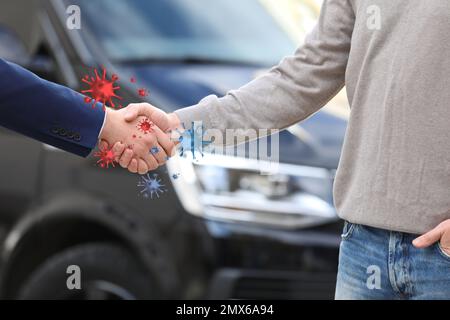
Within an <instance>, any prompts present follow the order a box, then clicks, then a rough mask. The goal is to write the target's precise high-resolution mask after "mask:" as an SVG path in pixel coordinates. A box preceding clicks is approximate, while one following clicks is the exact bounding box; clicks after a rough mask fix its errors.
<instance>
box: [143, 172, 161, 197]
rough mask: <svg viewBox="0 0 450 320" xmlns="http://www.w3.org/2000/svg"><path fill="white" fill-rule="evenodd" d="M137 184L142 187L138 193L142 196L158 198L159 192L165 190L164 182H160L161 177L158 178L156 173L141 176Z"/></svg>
mask: <svg viewBox="0 0 450 320" xmlns="http://www.w3.org/2000/svg"><path fill="white" fill-rule="evenodd" d="M137 186H138V187H142V188H143V189H142V190H141V192H140V194H142V196H143V197H144V198H150V199H153V196H156V197H157V198H159V195H160V194H162V193H164V192H166V189H165V188H164V187H165V186H164V184H162V183H161V179H159V178H158V175H157V174H156V173H155V174H153V176H150V175H149V174H147V175H145V176H142V177H141V179H140V180H139V182H138V184H137Z"/></svg>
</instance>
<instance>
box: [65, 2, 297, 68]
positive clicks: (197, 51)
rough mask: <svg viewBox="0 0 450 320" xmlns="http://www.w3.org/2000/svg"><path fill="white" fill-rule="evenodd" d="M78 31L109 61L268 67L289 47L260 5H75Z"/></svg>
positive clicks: (291, 45)
mask: <svg viewBox="0 0 450 320" xmlns="http://www.w3.org/2000/svg"><path fill="white" fill-rule="evenodd" d="M71 4H77V5H79V6H80V8H81V14H82V21H83V25H82V28H81V32H82V33H83V32H85V31H87V32H89V33H90V35H93V36H94V39H95V41H96V42H97V43H98V44H99V45H100V46H101V47H102V48H103V50H104V51H105V52H106V54H107V55H108V56H109V57H110V58H111V59H112V60H115V61H118V62H121V61H130V60H152V59H155V60H158V59H169V60H171V59H173V60H190V59H192V60H193V61H201V60H208V61H229V62H239V63H250V64H260V65H272V64H274V63H276V62H278V61H279V59H280V58H281V57H283V56H284V55H286V54H288V53H291V52H292V51H293V50H294V49H295V45H296V44H295V42H294V41H293V39H292V38H291V37H290V36H289V35H288V33H287V32H285V31H284V29H283V28H282V27H281V26H280V25H279V24H278V22H277V20H276V19H275V18H274V17H273V16H272V15H271V13H270V11H269V10H268V8H267V6H265V5H264V4H263V2H261V1H260V0H239V1H230V0H213V1H212V0H114V1H111V0H77V1H71Z"/></svg>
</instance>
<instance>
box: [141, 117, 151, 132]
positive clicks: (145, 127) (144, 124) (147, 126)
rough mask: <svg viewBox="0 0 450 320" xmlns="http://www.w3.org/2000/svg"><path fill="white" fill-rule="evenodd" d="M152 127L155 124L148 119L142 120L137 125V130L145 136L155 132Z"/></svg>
mask: <svg viewBox="0 0 450 320" xmlns="http://www.w3.org/2000/svg"><path fill="white" fill-rule="evenodd" d="M152 127H153V122H151V121H150V120H149V119H148V118H144V119H142V120H141V121H140V122H139V123H138V125H137V128H138V129H139V130H140V131H142V132H143V133H145V134H147V133H149V132H152V131H153V128H152Z"/></svg>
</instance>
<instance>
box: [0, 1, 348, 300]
mask: <svg viewBox="0 0 450 320" xmlns="http://www.w3.org/2000/svg"><path fill="white" fill-rule="evenodd" d="M321 3H322V1H320V0H241V1H239V2H237V1H228V0H115V1H110V0H109V1H106V0H69V1H66V0H44V1H38V0H33V1H29V0H27V1H25V0H2V1H1V2H0V57H2V58H4V59H7V60H9V61H12V62H15V63H17V64H20V65H22V66H24V67H25V68H28V69H29V70H31V71H33V72H35V73H37V74H38V75H39V76H41V77H43V78H45V79H48V80H50V81H54V82H57V83H60V84H63V85H66V86H69V87H71V88H73V89H75V90H77V91H80V90H82V89H86V88H84V87H83V83H82V81H81V79H82V78H83V77H84V76H85V75H87V74H90V72H91V71H92V68H100V67H104V68H105V69H106V70H107V72H108V75H109V76H111V75H112V74H116V75H118V76H119V81H118V84H119V85H120V87H121V89H120V91H119V95H120V96H122V97H123V100H122V101H120V103H121V104H122V105H126V104H127V103H130V102H136V101H148V102H150V103H152V104H153V105H155V106H157V107H160V108H162V109H164V110H165V111H168V112H170V111H173V110H175V109H177V108H181V107H184V106H189V105H192V104H195V103H197V102H198V101H199V100H201V99H202V98H203V97H205V96H207V95H210V94H215V95H218V96H222V95H224V94H226V92H227V91H228V90H231V89H236V88H238V87H240V86H242V85H244V84H245V83H247V82H249V81H251V80H253V79H254V78H256V77H257V76H258V75H260V74H262V73H264V72H266V71H267V70H268V69H269V68H270V67H272V66H274V65H276V64H277V63H278V62H279V61H280V60H281V59H282V58H283V57H284V56H286V55H290V54H292V53H293V52H294V51H295V49H296V48H297V47H298V46H300V45H301V44H302V42H303V41H304V39H305V36H306V34H307V33H308V32H309V31H310V30H311V29H312V28H313V27H314V25H315V23H316V21H317V19H318V16H319V13H320V7H321ZM74 5H75V6H77V7H73V6H74ZM74 8H79V12H78V13H79V15H78V16H77V14H78V13H77V10H74ZM74 15H75V16H74ZM77 18H79V22H80V23H79V25H78V26H77V24H76V23H75V24H74V23H73V21H74V20H73V19H77ZM73 26H75V27H73ZM78 27H79V28H78ZM140 89H145V90H148V92H149V94H148V95H147V94H142V91H140ZM86 107H87V108H88V107H90V106H89V105H87V106H86ZM274 108H276V106H274ZM348 113H349V108H348V105H347V101H346V97H345V92H341V93H340V94H339V95H338V96H337V97H336V98H335V99H333V100H332V101H330V102H329V103H328V104H327V106H325V107H324V108H323V109H322V110H321V111H319V112H317V113H316V114H314V115H313V116H311V117H310V118H308V119H307V120H305V121H303V122H302V123H300V124H297V125H295V126H293V127H291V128H289V129H288V130H286V131H284V132H282V133H280V135H279V143H280V145H279V152H280V156H279V157H280V167H279V170H278V172H277V173H276V174H273V175H261V174H260V169H261V166H264V163H262V162H261V161H256V159H248V158H246V159H244V158H239V157H231V156H217V155H205V157H204V159H202V161H192V159H190V158H185V157H174V158H172V159H171V160H170V161H169V162H168V164H167V166H166V167H163V168H161V169H159V170H158V171H155V172H152V173H151V174H150V175H149V176H148V177H146V178H147V179H154V181H157V182H158V183H159V184H160V188H159V190H158V191H159V192H158V196H154V197H145V196H143V193H142V188H141V187H139V186H138V185H139V184H140V182H142V181H143V180H142V177H139V176H137V175H130V174H127V173H126V172H125V171H124V170H121V169H120V168H109V169H102V168H99V166H98V165H97V164H96V162H97V160H98V159H96V158H95V157H93V156H91V157H89V158H88V159H81V158H77V157H75V156H72V155H69V154H66V153H63V152H61V151H59V150H57V149H55V148H52V147H50V146H46V145H43V144H41V143H38V142H36V141H32V140H30V139H28V138H25V137H22V136H19V135H17V134H15V133H13V132H10V131H7V130H6V129H2V128H0V148H1V149H2V150H8V152H7V153H3V154H2V157H0V243H1V260H0V295H1V298H3V299H228V298H233V299H332V298H333V295H334V285H335V280H336V269H337V258H338V247H339V242H340V231H341V222H340V221H339V219H338V218H337V216H336V212H335V209H334V207H333V199H332V183H333V179H334V173H335V169H336V168H337V165H338V161H339V156H340V150H341V146H342V142H343V138H344V134H345V129H346V124H347V117H348ZM70 266H77V267H79V270H81V279H80V281H81V286H80V288H73V287H71V286H70V285H69V280H70V279H69V277H70V276H71V275H72V273H71V271H70V270H72V269H70V268H69V267H70ZM72 280H73V279H72Z"/></svg>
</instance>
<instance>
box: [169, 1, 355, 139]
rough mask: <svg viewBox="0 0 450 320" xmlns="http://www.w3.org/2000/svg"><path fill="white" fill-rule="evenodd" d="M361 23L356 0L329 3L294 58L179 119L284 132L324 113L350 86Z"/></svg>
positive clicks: (210, 98)
mask: <svg viewBox="0 0 450 320" xmlns="http://www.w3.org/2000/svg"><path fill="white" fill-rule="evenodd" d="M354 23H355V14H354V10H353V7H352V4H351V2H350V0H325V2H324V4H323V6H322V9H321V14H320V18H319V21H318V24H317V25H316V26H315V28H314V29H313V31H312V32H311V33H310V34H309V35H308V36H307V37H306V40H305V43H304V44H303V45H302V46H301V47H300V48H298V49H297V51H296V52H295V54H294V55H292V56H289V57H286V58H284V59H283V60H282V61H281V62H280V64H279V65H278V66H276V67H274V68H272V69H271V70H270V71H269V72H268V73H266V74H265V75H262V76H261V77H259V78H257V79H255V80H253V81H252V82H250V83H248V84H247V85H245V86H243V87H241V88H240V89H238V90H233V91H230V92H229V93H227V94H226V95H225V96H224V97H222V98H218V97H217V96H208V97H206V98H204V99H203V100H202V101H200V103H199V104H197V105H195V106H191V107H187V108H184V109H179V110H177V111H176V112H175V113H176V114H177V115H178V117H179V118H180V120H181V122H182V123H183V124H184V125H185V126H189V125H190V124H191V123H192V122H194V121H201V122H202V123H203V126H204V128H205V129H212V128H214V129H218V130H221V131H222V132H224V131H225V129H243V130H248V129H254V130H257V131H258V129H284V128H287V127H289V126H291V125H293V124H295V123H296V122H299V121H301V120H303V119H306V118H307V117H309V116H310V115H312V114H313V113H314V112H316V111H318V110H319V109H320V108H322V107H323V106H324V105H325V104H326V103H327V102H328V101H329V100H330V99H332V98H333V97H334V96H335V95H336V94H337V93H338V92H339V91H340V90H341V89H342V88H343V86H344V83H345V69H346V66H347V61H348V57H349V52H350V44H351V38H352V33H353V27H354Z"/></svg>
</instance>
